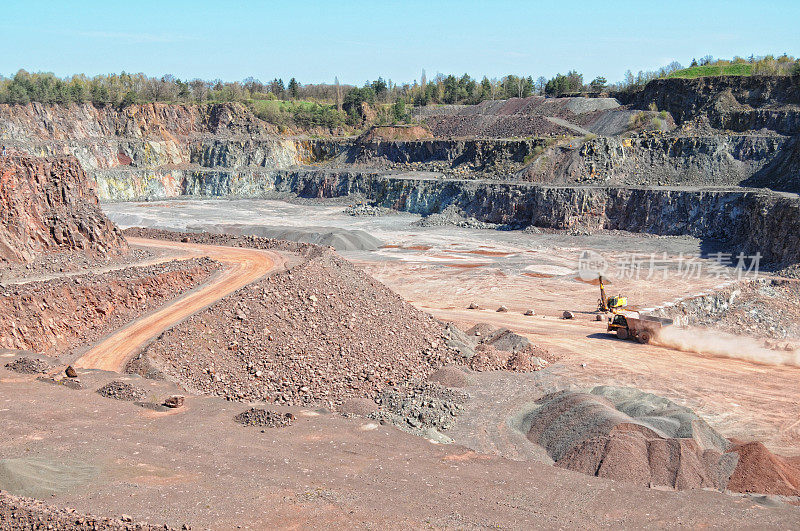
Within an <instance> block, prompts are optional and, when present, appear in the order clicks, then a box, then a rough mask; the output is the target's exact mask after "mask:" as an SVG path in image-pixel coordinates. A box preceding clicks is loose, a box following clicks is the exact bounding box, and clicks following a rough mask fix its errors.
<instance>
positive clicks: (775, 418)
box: [422, 306, 800, 456]
mask: <svg viewBox="0 0 800 531" xmlns="http://www.w3.org/2000/svg"><path fill="white" fill-rule="evenodd" d="M422 307H423V309H425V310H427V311H429V312H431V313H433V314H434V315H435V316H436V317H438V318H440V319H444V320H448V321H455V322H457V323H459V324H461V325H462V326H464V327H467V326H471V324H474V323H477V322H488V323H491V324H493V325H495V326H502V327H507V328H509V329H511V330H514V331H515V332H517V333H520V334H522V335H525V336H527V337H528V338H530V339H531V341H533V342H534V343H536V344H537V345H541V346H543V347H545V348H547V349H548V350H550V351H551V352H552V353H554V354H557V355H560V356H561V359H560V360H559V362H558V363H557V364H556V365H555V366H554V367H552V368H551V369H549V370H548V371H547V372H548V374H549V376H548V378H549V379H550V380H552V381H551V383H552V384H554V385H555V384H558V383H559V382H560V383H561V384H562V385H569V384H574V385H577V386H580V387H593V386H595V385H622V386H632V387H638V388H639V389H643V390H645V391H648V392H653V393H656V394H658V395H661V396H665V397H667V398H669V399H671V400H674V401H675V402H678V403H680V404H682V405H685V406H688V407H690V408H692V409H694V410H695V411H697V412H698V413H699V414H700V415H701V416H703V417H704V418H705V419H706V420H707V421H709V422H710V423H711V425H712V426H713V427H714V428H716V429H717V430H719V431H720V432H721V433H722V434H723V435H725V436H727V437H735V438H739V439H744V440H760V441H762V442H764V443H765V444H766V445H767V446H768V447H769V448H770V449H771V450H773V451H775V452H777V453H780V454H784V455H790V456H794V455H800V443H798V441H800V422H798V421H797V419H798V418H800V390H798V387H797V381H798V380H800V368H798V367H792V366H786V365H768V364H760V363H753V362H750V361H746V360H739V359H731V358H724V357H718V356H711V355H704V354H698V353H694V352H681V351H678V350H672V349H669V348H665V347H661V346H658V345H642V344H640V343H637V342H635V341H622V340H619V339H616V338H615V337H612V336H610V335H607V334H606V333H605V323H603V322H596V321H594V320H592V318H593V314H585V315H584V314H578V315H577V316H576V318H575V319H574V320H569V321H568V320H563V319H559V318H556V317H550V316H534V317H526V316H523V315H521V314H517V313H511V312H509V313H497V312H494V311H476V310H449V309H439V308H434V307H430V306H422ZM582 364H585V367H584V366H583V365H582ZM507 380H508V381H507V382H506V383H505V384H504V385H507V386H510V387H511V388H509V389H505V390H504V392H506V393H507V394H508V395H509V396H512V395H515V394H518V395H519V396H517V398H516V399H515V400H514V401H511V402H509V403H506V404H501V405H498V406H497V407H500V408H506V410H503V411H494V412H490V413H489V416H492V415H494V416H495V418H508V417H509V416H510V415H512V414H514V413H515V412H516V411H515V408H519V407H520V405H521V404H522V403H524V402H525V401H526V400H527V399H530V397H529V396H527V394H526V393H525V392H524V387H525V386H526V385H529V383H526V381H525V380H524V379H520V380H519V381H518V382H517V383H515V379H514V378H508V379H507ZM494 385H495V386H496V385H498V384H497V383H495V384H494ZM515 385H516V386H521V387H522V388H521V389H519V390H517V389H513V387H514V386H515ZM486 407H487V408H489V409H491V408H492V407H493V406H492V402H491V401H490V400H487V404H486Z"/></svg>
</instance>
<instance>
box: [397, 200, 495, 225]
mask: <svg viewBox="0 0 800 531" xmlns="http://www.w3.org/2000/svg"><path fill="white" fill-rule="evenodd" d="M412 225H414V226H417V227H446V226H454V227H463V228H469V229H496V228H498V227H499V226H500V225H498V224H496V223H487V222H485V221H478V220H477V219H475V218H472V217H467V216H465V215H464V213H463V212H462V211H461V209H459V208H458V207H456V206H454V205H450V206H448V207H447V208H445V209H444V210H442V211H441V212H438V213H436V214H430V215H429V216H425V217H424V218H422V219H420V220H418V221H415V222H414V223H412Z"/></svg>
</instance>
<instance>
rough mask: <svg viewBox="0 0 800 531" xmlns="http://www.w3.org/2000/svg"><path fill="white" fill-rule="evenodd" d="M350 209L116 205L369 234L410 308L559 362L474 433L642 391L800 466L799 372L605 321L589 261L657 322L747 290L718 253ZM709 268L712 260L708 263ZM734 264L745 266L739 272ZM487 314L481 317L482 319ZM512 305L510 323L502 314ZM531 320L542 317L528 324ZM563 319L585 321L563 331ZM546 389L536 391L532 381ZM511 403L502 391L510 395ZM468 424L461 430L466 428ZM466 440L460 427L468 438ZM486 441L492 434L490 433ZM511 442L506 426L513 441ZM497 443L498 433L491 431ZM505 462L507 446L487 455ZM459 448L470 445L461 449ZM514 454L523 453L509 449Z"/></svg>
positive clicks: (109, 208) (244, 203) (501, 404)
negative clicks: (628, 332)
mask: <svg viewBox="0 0 800 531" xmlns="http://www.w3.org/2000/svg"><path fill="white" fill-rule="evenodd" d="M349 204H351V203H350V202H348V201H346V200H333V201H309V200H297V201H278V200H175V201H163V202H148V203H111V204H106V205H104V209H105V210H106V212H107V214H108V215H109V217H110V218H111V219H112V220H113V221H114V222H115V223H117V224H118V225H120V226H121V227H122V228H126V227H128V226H137V225H138V226H150V227H156V228H172V229H179V230H184V229H186V228H192V229H194V230H204V229H207V230H212V231H219V230H220V227H228V228H229V229H230V228H231V227H241V226H244V225H248V226H251V230H253V226H258V225H262V226H268V227H287V228H291V227H295V228H296V227H304V228H305V229H310V230H309V232H314V230H316V231H318V232H325V231H327V230H330V229H331V228H336V229H340V230H350V231H363V232H365V233H367V234H369V235H371V236H373V237H374V238H377V239H378V240H380V241H381V242H382V246H381V247H380V248H378V249H376V250H372V251H365V250H350V251H340V253H341V254H342V255H343V256H345V257H346V258H348V259H349V260H351V261H353V262H354V263H356V264H358V265H359V266H361V267H362V268H364V270H366V271H367V272H368V273H370V274H371V275H372V276H374V277H375V278H377V279H378V280H380V281H381V282H383V283H384V284H386V285H387V286H389V287H390V288H392V289H393V290H394V291H396V292H397V293H399V294H400V295H401V296H402V297H403V298H405V299H406V300H408V301H410V302H412V303H413V304H414V305H416V306H417V307H419V308H421V309H424V310H425V311H428V312H430V313H432V314H434V315H436V316H437V317H439V318H441V319H443V320H448V321H453V322H455V323H457V324H458V325H459V326H460V327H461V328H464V329H465V328H467V327H469V326H472V325H473V324H476V323H478V322H486V323H490V324H492V325H495V326H498V327H501V326H502V327H507V328H509V329H511V330H513V331H515V332H517V333H519V334H522V335H524V336H526V337H528V338H529V339H530V340H531V341H532V342H534V343H535V344H537V345H540V346H542V347H544V348H546V349H548V350H549V351H551V353H553V354H556V355H559V356H561V358H560V360H559V361H558V362H557V363H556V364H554V365H553V366H551V367H550V368H548V369H547V371H545V373H544V374H541V373H536V374H513V373H499V374H494V375H488V374H487V375H483V376H482V377H481V378H479V380H481V381H485V382H486V393H485V397H486V404H487V407H486V408H483V406H482V403H480V402H476V401H474V402H473V403H474V404H476V405H475V408H476V414H478V416H480V414H485V415H487V417H488V418H486V419H483V420H481V419H480V418H476V419H473V420H472V421H471V422H473V423H476V424H478V425H485V424H486V423H487V422H488V423H493V424H497V420H498V419H500V418H507V417H508V416H509V415H512V414H514V413H515V412H517V411H518V410H519V409H520V408H521V407H524V405H525V404H526V403H529V402H530V401H532V400H535V399H536V398H538V397H540V396H541V395H542V394H544V393H545V392H547V391H552V390H553V389H556V388H564V387H567V386H570V385H571V386H577V387H582V388H591V387H593V386H595V385H629V386H634V387H638V388H639V389H642V390H643V391H647V392H652V393H655V394H658V395H661V396H664V397H666V398H668V399H670V400H673V401H674V402H676V403H679V404H681V405H684V406H687V407H690V408H692V409H694V410H695V411H696V412H697V413H698V414H699V415H701V416H702V417H704V418H706V419H707V420H708V421H709V423H710V424H711V425H712V426H713V427H714V428H716V429H717V430H719V431H720V433H722V434H723V435H724V436H726V437H729V438H731V437H733V438H737V439H743V440H747V441H749V440H760V441H762V442H764V444H766V445H767V446H768V447H769V448H770V449H771V450H773V451H774V452H777V453H779V454H783V455H788V456H798V455H800V385H798V382H800V367H797V366H795V365H788V364H771V363H756V362H753V361H750V360H743V359H739V358H737V352H736V351H735V350H733V351H731V352H730V353H729V355H728V356H720V355H714V356H711V355H707V354H699V353H696V352H682V351H678V350H674V349H670V348H664V347H661V346H657V345H641V344H639V343H636V342H631V341H620V340H618V339H616V338H614V337H613V336H609V335H608V334H606V328H605V327H606V325H605V322H598V321H596V320H595V316H596V314H595V312H594V310H595V309H596V308H597V302H598V299H599V288H598V286H597V282H596V280H595V281H593V282H592V281H587V280H584V278H582V275H581V274H580V272H579V270H580V267H581V257H582V256H586V254H585V253H588V256H589V257H591V258H592V259H596V258H597V257H598V256H599V257H600V258H601V259H602V261H604V262H603V263H605V265H606V267H607V269H606V278H607V282H606V284H607V286H606V289H607V291H608V295H616V294H619V293H621V294H624V295H626V296H627V297H628V302H629V305H630V306H629V307H630V308H632V309H644V310H646V309H651V308H655V307H659V306H663V305H666V304H672V303H674V302H675V301H677V300H680V299H682V298H686V297H691V296H694V295H698V294H701V293H706V292H708V291H709V290H712V289H714V288H718V287H722V286H724V285H726V284H727V283H729V282H731V281H732V280H735V279H736V278H737V273H736V271H735V270H734V269H732V268H730V267H720V266H719V262H718V260H717V259H716V258H714V255H715V253H719V252H722V253H732V251H731V250H730V249H725V248H724V247H721V246H720V245H719V244H718V243H717V242H709V241H701V240H699V239H697V238H692V237H672V236H652V235H642V234H632V233H624V232H607V233H599V234H592V235H572V234H568V233H565V232H563V231H562V232H555V231H551V232H549V233H538V234H537V233H527V232H524V231H499V230H488V229H470V228H460V227H454V226H439V227H424V226H419V223H418V222H419V221H420V219H421V217H420V216H418V215H414V214H408V213H402V212H398V213H391V214H389V215H384V216H374V217H372V216H359V217H354V216H349V215H347V214H346V213H345V208H346V207H347V206H348V205H349ZM703 256H705V258H703ZM734 262H735V259H734ZM471 303H475V304H476V305H478V306H479V307H480V308H481V309H478V310H469V309H467V307H468V306H469V305H470V304H471ZM501 305H504V306H506V307H507V308H508V310H509V311H508V312H497V311H496V310H497V309H498V308H499V307H500V306H501ZM528 309H532V310H534V312H535V315H533V316H525V315H523V313H524V312H525V311H526V310H528ZM564 310H569V311H571V312H573V314H574V315H575V318H574V319H571V320H564V319H562V318H561V316H562V313H563V311H564ZM533 378H536V379H537V381H539V382H540V383H539V385H538V386H531V384H530V381H531V379H533ZM501 390H502V391H501ZM464 424H465V423H460V425H461V426H463V425H464ZM458 429H459V428H458V427H457V428H456V430H458ZM481 429H482V428H481ZM500 429H501V430H502V429H504V428H503V427H501V428H500ZM488 432H489V433H488V434H487V435H486V437H487V438H489V439H491V438H494V437H495V435H496V434H494V433H492V430H491V429H489V430H488ZM465 436H466V437H467V438H466V439H464V440H463V442H470V441H472V442H471V443H470V444H474V445H476V447H480V448H482V449H486V448H489V447H490V446H491V447H494V449H495V451H496V452H498V453H501V454H503V453H504V450H503V448H502V447H501V446H502V445H501V444H500V442H499V440H496V441H494V442H492V443H489V442H487V441H483V442H478V439H480V437H478V436H477V435H474V434H473V435H469V436H468V435H465ZM456 440H457V441H459V439H458V437H456ZM506 450H507V451H508V452H510V455H514V453H515V452H516V451H517V450H515V448H514V447H513V446H510V447H509V448H507V449H506Z"/></svg>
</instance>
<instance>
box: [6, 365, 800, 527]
mask: <svg viewBox="0 0 800 531" xmlns="http://www.w3.org/2000/svg"><path fill="white" fill-rule="evenodd" d="M9 356H10V355H9V354H8V353H6V354H2V353H0V360H4V359H8V357H9ZM4 365H5V363H2V364H0V416H1V417H0V418H2V419H3V430H0V482H2V481H4V480H5V481H7V480H8V479H9V478H8V476H10V475H11V474H13V475H14V477H13V481H14V482H15V487H16V488H17V489H27V490H23V491H24V492H25V493H26V494H27V495H30V496H35V497H37V498H40V499H44V500H45V501H47V502H48V503H51V504H53V505H58V506H62V507H64V506H66V507H71V508H74V509H76V510H78V511H80V512H87V513H92V514H99V515H107V516H113V515H120V514H127V515H130V516H131V517H132V518H133V519H134V521H149V522H151V523H153V524H161V523H167V524H170V525H173V526H177V527H180V526H181V525H183V524H184V523H189V524H191V525H192V527H193V528H194V529H206V528H208V529H233V528H249V529H266V528H275V527H280V528H300V527H302V528H308V527H325V528H343V529H353V528H358V529H360V528H368V529H420V528H446V527H452V528H457V529H477V528H487V527H492V528H494V527H500V528H525V529H529V528H533V527H546V528H554V527H569V528H578V527H581V528H585V527H607V526H613V527H646V526H647V527H651V526H654V527H683V526H690V527H728V528H729V527H730V526H731V525H736V526H743V527H759V528H762V529H765V528H774V529H778V528H787V527H789V528H790V527H796V526H797V525H800V512H798V510H797V509H796V508H795V507H791V506H786V505H784V506H780V507H766V506H765V505H763V504H762V502H760V500H758V499H756V498H748V497H734V496H729V495H725V494H721V493H718V492H713V491H706V490H703V491H692V492H688V491H683V492H666V491H662V490H655V489H647V488H644V487H636V486H632V485H626V484H622V483H619V482H614V481H611V480H607V479H601V478H595V477H588V476H584V475H582V474H579V473H576V472H572V471H569V470H562V469H559V468H555V467H552V466H550V465H547V464H543V463H539V462H536V461H524V462H523V461H517V460H511V459H506V458H503V457H499V456H496V455H491V454H483V453H479V452H475V451H472V450H470V449H469V448H467V447H464V446H461V445H458V444H450V445H437V444H432V443H430V442H429V441H427V440H426V439H423V438H421V437H416V436H413V435H410V434H407V433H404V432H401V431H398V430H397V429H396V428H394V427H391V426H384V425H381V424H378V423H375V422H374V421H370V420H367V419H355V418H342V417H339V416H336V415H333V414H330V413H327V412H325V411H313V410H304V409H296V408H295V409H286V408H277V409H279V410H280V411H291V412H293V413H294V415H295V416H296V420H295V421H294V422H293V423H292V424H291V425H290V426H288V427H284V428H258V427H245V426H242V425H240V424H237V423H235V422H234V420H233V419H234V416H235V415H237V414H239V413H241V412H243V411H245V410H246V409H247V408H248V407H249V405H248V404H242V403H232V402H227V401H225V400H222V399H220V398H214V397H207V396H189V397H187V400H186V405H185V406H184V407H183V408H181V409H178V410H174V411H169V412H160V411H154V410H151V409H148V408H144V407H140V406H139V405H136V404H134V403H132V402H121V401H117V400H112V399H109V398H105V397H103V396H100V395H99V394H97V393H96V392H95V390H96V389H99V388H100V387H102V386H103V385H105V384H106V383H108V382H110V381H111V380H118V379H124V380H127V381H129V382H131V383H133V384H134V385H136V386H139V387H142V388H144V389H146V391H147V398H146V399H145V401H147V402H151V403H157V402H158V401H160V400H162V399H163V398H164V397H165V396H167V395H169V394H171V393H174V392H175V391H176V389H175V388H174V387H173V386H172V384H170V383H168V382H163V381H162V382H159V381H153V380H143V379H140V378H138V377H134V376H123V377H121V376H119V375H117V374H115V373H107V372H102V371H90V370H81V369H79V370H78V376H79V378H80V380H81V382H82V384H83V386H84V389H80V390H72V389H68V388H66V387H64V386H62V385H53V384H50V383H44V382H39V381H36V380H35V377H34V376H32V375H20V374H17V373H12V372H9V371H8V370H6V369H5V368H4V367H3V366H4ZM54 405H55V406H54ZM270 407H272V406H270ZM43 477H46V478H49V481H44V482H43V481H42V480H41V478H43Z"/></svg>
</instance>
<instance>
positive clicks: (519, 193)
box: [0, 76, 800, 262]
mask: <svg viewBox="0 0 800 531" xmlns="http://www.w3.org/2000/svg"><path fill="white" fill-rule="evenodd" d="M798 83H800V81H798V79H797V78H796V77H795V78H790V77H757V76H756V77H748V78H739V77H737V78H727V77H721V78H709V79H698V80H684V79H665V80H656V81H653V82H651V83H649V84H648V85H647V86H646V87H645V88H644V89H643V90H641V91H639V92H636V93H632V94H617V95H616V96H617V99H613V98H541V97H534V98H526V99H519V98H514V99H510V100H506V101H492V102H484V103H482V104H481V105H477V106H443V107H435V108H427V107H426V108H423V109H418V110H417V111H416V112H417V113H418V118H420V119H424V120H427V121H428V123H429V125H431V124H433V125H432V126H431V131H432V132H433V133H434V135H435V137H434V138H430V139H427V138H417V136H420V135H416V136H415V135H410V136H408V135H406V136H404V135H399V137H400V138H398V134H396V133H397V132H396V131H395V132H393V133H392V134H391V135H388V136H387V135H381V134H378V133H377V132H375V131H372V132H370V133H368V134H365V135H363V136H362V137H360V138H358V139H352V138H348V139H341V138H328V139H316V138H315V139H300V138H288V137H282V136H278V135H276V134H274V133H275V130H274V127H273V126H270V125H269V124H266V123H264V122H262V121H260V120H259V119H258V118H256V117H255V116H254V115H253V114H252V113H250V111H249V110H248V109H247V108H246V107H244V106H242V105H238V104H220V105H206V106H189V105H167V104H152V105H142V106H131V107H127V108H125V109H122V110H117V109H113V108H108V107H106V108H96V107H93V106H91V105H80V106H79V105H72V106H54V105H41V104H29V105H25V106H6V105H0V134H2V135H3V137H4V138H5V139H7V144H8V145H9V146H10V147H12V148H14V149H15V150H23V151H28V152H37V153H39V152H43V153H50V154H64V153H73V154H74V155H75V156H76V157H77V158H78V160H79V161H80V163H81V164H82V165H83V166H84V167H85V168H86V169H87V171H88V172H89V175H90V177H92V178H94V179H95V181H96V182H97V185H98V191H99V192H98V193H99V196H100V198H101V199H104V200H137V199H138V200H141V199H161V198H169V197H181V196H193V197H194V196H199V197H233V198H238V197H264V196H269V195H270V194H279V195H280V194H296V195H300V196H303V197H341V196H346V195H349V194H361V195H363V196H364V197H366V198H368V199H369V200H370V201H371V202H372V204H371V205H370V206H371V207H380V208H391V209H396V210H405V211H409V212H414V213H418V214H422V215H425V216H428V215H430V214H437V213H441V212H442V211H444V210H445V209H447V208H450V209H451V210H453V209H454V210H457V211H459V212H461V213H462V214H463V215H464V216H465V217H467V218H474V219H473V220H472V222H473V223H493V224H498V225H504V226H506V227H524V226H529V225H533V226H539V227H549V228H557V229H568V230H578V231H593V230H600V229H620V230H629V231H638V232H648V233H653V234H665V235H684V234H685V235H693V236H696V237H700V238H708V239H714V240H723V241H729V242H731V249H730V250H731V251H732V252H739V251H742V252H746V253H751V254H752V253H753V252H756V251H758V252H761V253H762V255H764V257H765V260H767V261H773V262H790V261H793V260H797V259H798V254H799V253H800V251H797V249H798V247H799V246H798V245H797V244H798V241H797V236H796V235H795V234H794V232H795V231H793V230H792V228H793V227H795V226H796V223H797V221H798V218H797V216H798V212H797V211H798V203H797V200H796V199H793V198H791V197H784V196H781V195H778V194H770V193H766V192H762V191H754V190H752V187H759V188H761V187H765V188H772V189H774V190H779V191H786V192H800V126H799V124H800V118H798V117H799V116H800V102H799V101H798V99H799V98H800V96H798V94H800V91H799V90H798ZM620 103H622V104H625V105H626V107H620V105H619V104H620ZM653 105H655V106H656V107H657V108H658V109H660V111H652V110H651V107H652V106H653ZM662 111H663V112H662ZM642 113H644V114H642ZM640 114H641V115H642V116H640ZM639 118H642V119H643V120H644V121H645V122H647V123H648V124H649V125H647V127H645V128H641V127H639V126H632V125H631V123H632V122H631V121H633V122H636V121H637V120H638V119H639ZM431 120H433V122H432V121H431ZM436 120H439V121H438V122H436ZM434 122H435V123H434ZM437 124H438V125H437ZM537 124H539V125H541V126H542V128H540V129H536V127H539V125H537ZM565 124H566V125H565ZM656 124H660V125H657V126H656ZM437 127H438V129H437ZM529 127H533V128H534V129H531V131H534V132H536V131H538V132H537V133H536V134H537V135H539V138H512V139H507V138H505V137H507V136H510V135H517V136H520V135H523V134H526V133H524V132H525V131H528V129H526V128H529ZM464 131H467V132H471V133H472V134H471V135H468V137H467V138H455V137H458V136H459V135H460V133H461V132H464ZM481 131H482V132H481ZM559 132H560V133H564V134H565V135H567V136H563V137H554V136H553V135H556V134H558V133H559ZM622 132H625V135H621V133H622ZM590 133H591V134H590ZM595 134H600V135H604V136H595ZM482 137H485V138H482ZM653 186H658V187H659V188H654V189H651V188H648V187H653ZM709 186H714V187H724V189H713V190H710V189H704V188H703V187H709ZM670 187H681V189H677V190H676V189H674V188H670ZM738 187H745V188H738ZM746 187H750V188H749V189H748V188H746Z"/></svg>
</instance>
